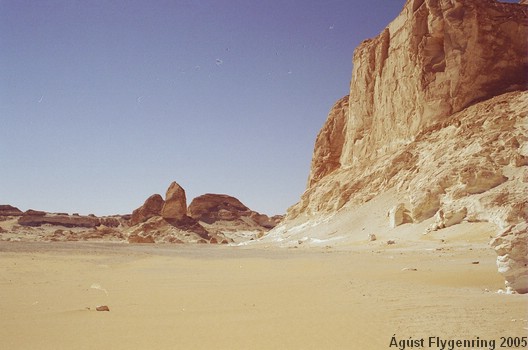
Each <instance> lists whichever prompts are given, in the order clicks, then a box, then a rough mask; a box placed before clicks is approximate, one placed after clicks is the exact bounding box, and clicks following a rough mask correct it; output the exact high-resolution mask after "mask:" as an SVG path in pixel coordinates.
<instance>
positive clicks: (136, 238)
mask: <svg viewBox="0 0 528 350" xmlns="http://www.w3.org/2000/svg"><path fill="white" fill-rule="evenodd" d="M128 243H155V241H154V238H153V237H152V235H146V236H145V235H143V236H142V235H139V234H134V235H130V236H128Z"/></svg>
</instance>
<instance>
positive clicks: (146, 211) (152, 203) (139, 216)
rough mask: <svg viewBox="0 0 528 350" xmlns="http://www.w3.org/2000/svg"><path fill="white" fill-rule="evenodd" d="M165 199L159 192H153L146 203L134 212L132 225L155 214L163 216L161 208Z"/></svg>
mask: <svg viewBox="0 0 528 350" xmlns="http://www.w3.org/2000/svg"><path fill="white" fill-rule="evenodd" d="M164 204H165V201H164V200H163V198H162V197H161V196H160V195H159V194H153V195H152V196H150V197H149V198H147V200H146V201H145V203H144V204H143V205H142V206H141V207H139V208H137V209H136V210H134V211H133V212H132V218H131V219H130V225H137V224H139V223H142V222H145V221H147V220H148V219H150V218H151V217H153V216H161V210H162V209H163V205H164Z"/></svg>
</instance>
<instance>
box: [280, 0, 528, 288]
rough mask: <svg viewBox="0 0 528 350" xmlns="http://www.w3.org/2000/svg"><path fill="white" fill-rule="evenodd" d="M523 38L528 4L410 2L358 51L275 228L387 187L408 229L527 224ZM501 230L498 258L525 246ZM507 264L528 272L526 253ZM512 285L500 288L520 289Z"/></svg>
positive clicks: (527, 63) (398, 219) (526, 48)
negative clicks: (300, 185) (425, 224)
mask: <svg viewBox="0 0 528 350" xmlns="http://www.w3.org/2000/svg"><path fill="white" fill-rule="evenodd" d="M527 34H528V7H527V6H525V5H520V4H507V3H500V2H497V1H493V0H464V1H462V0H409V1H407V2H406V4H405V6H404V9H403V11H402V13H401V14H400V15H399V16H398V17H397V18H396V19H395V20H394V21H393V22H392V23H390V24H389V26H388V27H387V28H386V29H385V30H384V31H383V32H382V33H381V34H380V35H379V36H377V37H376V38H374V39H370V40H366V41H364V42H363V43H362V44H361V45H360V46H359V47H358V48H357V49H356V50H355V52H354V59H353V64H354V68H353V74H352V81H351V85H350V93H349V95H348V98H347V97H344V98H343V99H341V100H339V101H338V102H337V103H336V104H335V106H334V107H333V108H332V110H331V111H330V114H329V116H328V120H327V122H326V123H325V125H324V126H323V128H322V130H321V132H320V133H319V135H318V137H317V140H316V144H315V149H314V156H313V160H312V167H311V171H310V175H309V178H308V186H307V189H306V191H305V193H304V194H303V195H302V197H301V200H300V201H299V203H297V204H296V205H294V206H293V207H291V208H290V209H289V210H288V214H287V216H286V219H285V222H284V225H283V226H287V223H288V222H289V221H292V220H293V219H296V221H297V222H298V221H299V220H300V219H302V218H304V220H310V219H311V218H316V217H321V216H330V215H332V214H333V213H336V212H337V211H339V210H352V209H354V208H355V207H358V206H359V205H361V204H363V203H365V202H367V201H369V200H371V199H373V198H374V197H376V196H378V195H380V194H382V193H384V192H386V191H388V190H391V189H395V190H396V191H397V192H398V193H399V196H400V197H402V198H404V199H405V200H404V201H405V203H406V204H405V205H406V208H405V209H403V207H399V208H396V209H395V211H394V213H392V214H391V215H392V216H391V220H392V221H393V222H392V225H393V226H395V225H399V224H402V223H404V222H403V213H404V212H405V213H407V212H406V211H408V218H407V219H406V220H407V222H411V221H412V222H414V223H420V222H422V221H424V220H428V219H429V218H432V217H435V216H436V219H435V225H436V226H435V227H433V228H432V229H442V228H443V227H448V226H451V225H455V224H457V223H459V222H461V221H462V220H465V221H488V222H492V223H494V224H495V225H496V226H497V227H498V228H499V230H501V232H502V230H504V229H507V228H508V227H510V226H513V227H516V225H518V224H519V223H521V222H525V221H526V220H527V219H528V215H527V209H526V204H525V203H526V201H525V196H526V193H528V188H527V182H528V176H527V174H526V165H527V164H528V158H527V157H528V143H527V142H528V138H527V136H526V135H528V130H527V125H528V124H527V114H528V94H527V93H526V92H525V90H526V89H527V83H528V75H527V74H526V72H527V71H528V55H526V52H528V43H527V40H526V38H527V37H528V36H527ZM397 204H398V203H394V204H393V205H397ZM506 232H507V233H505V235H506V236H508V237H509V236H511V237H509V238H507V237H503V240H505V241H507V242H511V244H510V245H507V244H506V245H505V244H503V243H501V244H499V245H501V247H503V248H501V249H499V250H497V251H498V252H499V254H501V255H500V256H499V260H501V259H503V260H504V259H506V258H504V256H505V254H508V253H507V252H508V249H513V248H508V247H513V246H515V245H517V244H527V242H525V241H524V240H523V238H522V237H524V236H522V235H521V234H520V233H518V232H519V230H513V229H512V230H507V231H506ZM501 235H502V234H501ZM519 237H521V238H519ZM508 259H510V260H511V261H512V263H511V264H510V265H511V266H515V268H514V269H511V271H515V272H514V274H515V275H516V276H520V274H521V273H524V274H527V273H528V270H527V267H526V261H527V258H526V256H525V255H524V256H523V254H513V255H510V257H509V258H508ZM506 260H507V259H506ZM523 269H524V270H523ZM502 270H504V269H502ZM502 270H501V271H502ZM505 277H506V279H507V281H510V280H512V278H513V277H512V273H510V274H508V275H505ZM516 281H517V282H515V283H513V282H511V283H510V282H508V283H510V284H512V285H515V286H516V287H515V288H517V289H518V290H524V289H523V287H519V285H520V284H522V283H524V282H518V281H524V280H523V279H520V278H517V277H516Z"/></svg>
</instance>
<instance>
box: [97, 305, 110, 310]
mask: <svg viewBox="0 0 528 350" xmlns="http://www.w3.org/2000/svg"><path fill="white" fill-rule="evenodd" d="M95 310H97V311H110V308H109V307H108V306H106V305H101V306H98V307H96V308H95Z"/></svg>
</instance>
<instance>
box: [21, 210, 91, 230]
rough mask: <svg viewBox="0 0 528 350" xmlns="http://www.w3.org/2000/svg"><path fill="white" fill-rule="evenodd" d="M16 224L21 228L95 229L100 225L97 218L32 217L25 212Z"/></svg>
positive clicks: (67, 216) (45, 215) (49, 215)
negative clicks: (47, 226) (43, 226)
mask: <svg viewBox="0 0 528 350" xmlns="http://www.w3.org/2000/svg"><path fill="white" fill-rule="evenodd" d="M18 224H19V225H22V226H33V227H35V226H42V225H45V224H49V225H56V226H63V227H85V228H95V227H96V226H98V225H100V224H101V222H100V220H99V218H96V217H91V216H76V215H63V214H59V215H54V214H46V213H44V215H32V214H31V213H29V214H27V212H26V213H25V214H24V215H23V216H21V217H20V218H19V219H18Z"/></svg>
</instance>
